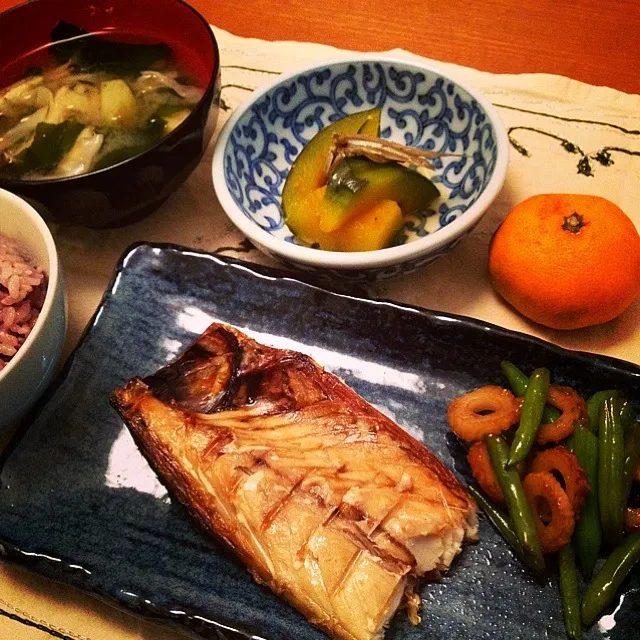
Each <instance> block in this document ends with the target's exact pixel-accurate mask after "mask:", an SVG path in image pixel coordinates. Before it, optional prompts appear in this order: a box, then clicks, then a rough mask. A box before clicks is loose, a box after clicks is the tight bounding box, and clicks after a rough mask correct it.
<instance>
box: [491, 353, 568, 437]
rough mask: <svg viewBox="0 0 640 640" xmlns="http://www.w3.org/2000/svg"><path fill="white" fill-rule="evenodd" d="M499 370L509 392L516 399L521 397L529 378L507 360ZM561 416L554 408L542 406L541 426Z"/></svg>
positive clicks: (501, 364)
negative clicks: (508, 387) (511, 392)
mask: <svg viewBox="0 0 640 640" xmlns="http://www.w3.org/2000/svg"><path fill="white" fill-rule="evenodd" d="M500 369H501V370H502V373H503V374H504V377H505V378H506V379H507V382H508V383H509V386H510V387H511V391H513V393H514V394H515V395H516V396H518V397H520V396H523V395H524V394H525V392H526V391H527V387H528V386H529V378H528V377H527V376H526V375H525V374H524V373H522V371H520V369H518V367H516V365H515V364H513V363H511V362H509V361H508V360H503V361H502V362H501V363H500ZM561 415H562V413H561V412H560V411H558V410H557V409H556V408H555V407H552V406H551V405H550V404H546V405H545V406H544V411H543V412H542V422H543V424H549V423H550V422H554V421H555V420H557V419H558V418H559V417H560V416H561Z"/></svg>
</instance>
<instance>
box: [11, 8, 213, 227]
mask: <svg viewBox="0 0 640 640" xmlns="http://www.w3.org/2000/svg"><path fill="white" fill-rule="evenodd" d="M60 20H64V21H66V22H70V23H72V24H74V25H77V26H78V27H80V28H82V29H84V30H85V31H88V32H104V33H106V34H108V33H109V32H111V31H113V32H114V34H116V35H115V36H114V37H115V39H118V38H117V34H118V33H124V34H126V35H125V37H126V38H129V39H133V40H134V41H135V39H136V38H140V39H141V41H152V42H163V43H165V44H168V45H169V46H170V47H171V48H172V50H173V53H174V56H175V57H176V59H177V62H178V65H179V66H180V68H184V69H185V70H187V71H188V73H189V75H190V76H192V77H193V78H194V79H195V80H196V81H197V82H198V85H199V86H201V87H203V88H204V94H203V96H202V98H201V99H200V101H199V103H198V104H197V105H196V107H195V108H194V110H193V111H192V113H191V114H190V115H189V117H188V118H187V119H186V120H185V121H184V122H182V124H180V125H179V126H178V127H177V128H176V129H175V130H174V131H172V132H171V133H170V134H168V135H166V136H165V137H163V138H162V139H161V140H160V141H159V142H157V143H156V144H155V145H154V146H152V147H150V148H149V149H147V150H145V151H143V152H142V153H139V154H137V155H135V156H133V157H131V158H129V159H127V160H124V161H123V162H120V163H118V164H115V165H112V166H109V167H107V168H105V169H101V170H98V171H93V172H91V173H87V174H83V175H79V176H73V177H69V178H58V179H49V180H10V179H0V187H2V188H4V189H7V190H8V191H11V192H12V193H15V194H17V195H19V196H21V197H23V198H25V199H27V200H28V201H29V202H30V203H31V204H32V205H33V206H34V207H35V208H36V209H37V210H38V212H39V213H40V214H41V215H42V216H43V218H44V219H45V220H47V221H56V222H66V223H71V224H77V225H83V226H88V227H93V228H104V227H113V226H119V225H122V224H126V223H128V222H132V221H134V220H136V219H139V218H141V217H143V216H144V215H146V214H148V213H150V212H152V211H153V210H155V209H156V208H157V207H158V206H159V205H160V204H161V203H162V202H163V201H164V200H165V199H166V198H167V197H168V196H169V194H171V193H172V192H173V191H174V190H175V189H177V188H178V187H179V186H180V185H181V184H182V182H184V180H185V179H186V178H187V177H188V175H189V174H190V173H191V172H192V171H193V170H194V169H195V167H196V166H197V165H198V162H199V161H200V159H201V158H202V155H203V153H204V149H205V147H206V145H207V143H208V142H209V140H210V138H211V135H212V134H213V130H214V128H215V122H216V119H217V115H218V108H219V95H220V90H219V82H220V64H219V53H218V46H217V44H216V40H215V37H214V35H213V32H212V31H211V29H210V27H209V25H208V24H207V22H206V21H205V20H204V18H202V16H200V14H198V13H197V12H196V11H195V10H194V9H192V8H191V7H190V6H189V5H187V4H186V3H183V2H181V1H180V0H136V1H135V2H130V1H129V0H112V1H110V2H109V3H94V2H85V0H30V1H29V2H26V3H24V4H21V5H18V6H17V7H14V8H13V9H10V10H8V11H5V12H4V13H2V14H0V33H2V47H1V48H0V71H1V73H0V77H2V79H3V86H7V85H9V84H11V83H13V82H15V81H17V80H19V79H20V78H21V77H22V76H23V74H24V73H25V70H26V68H27V67H28V66H32V65H33V57H32V56H31V55H28V54H30V53H32V52H34V51H37V50H42V55H43V56H45V57H46V56H47V55H48V54H47V52H46V45H47V44H49V43H50V42H51V31H52V30H53V28H54V27H55V26H56V25H57V24H58V22H59V21H60ZM24 25H29V27H28V28H25V26H24ZM38 55H40V54H38Z"/></svg>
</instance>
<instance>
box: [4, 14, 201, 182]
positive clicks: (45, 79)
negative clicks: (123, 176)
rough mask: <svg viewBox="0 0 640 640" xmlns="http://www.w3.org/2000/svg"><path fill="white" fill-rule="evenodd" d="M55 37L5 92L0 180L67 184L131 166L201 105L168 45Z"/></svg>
mask: <svg viewBox="0 0 640 640" xmlns="http://www.w3.org/2000/svg"><path fill="white" fill-rule="evenodd" d="M51 35H52V43H51V44H50V45H49V46H47V47H46V50H45V51H43V50H38V51H36V52H33V54H30V57H29V59H28V60H27V65H26V71H25V72H24V74H23V77H22V78H21V79H19V80H18V81H17V82H14V83H13V84H11V85H10V86H8V87H4V88H2V89H0V178H13V179H22V180H45V179H53V178H62V177H66V176H75V175H79V174H83V173H87V172H90V171H95V170H98V169H102V168H105V167H108V166H110V165H113V164H116V163H118V162H121V161H123V160H126V159H127V158H130V157H132V156H134V155H137V154H138V153H141V152H142V151H144V150H145V149H148V148H149V147H151V146H153V145H154V144H155V143H156V142H158V141H159V140H160V139H161V138H163V137H164V136H166V135H168V134H169V133H171V131H173V130H174V129H175V128H176V127H178V126H179V125H180V124H181V123H182V122H183V121H184V120H185V119H186V118H187V117H188V116H189V114H190V113H191V112H192V111H193V109H194V107H195V106H196V105H197V103H198V102H199V101H200V98H201V97H202V94H203V90H202V89H201V88H199V87H198V86H196V85H195V83H194V81H193V80H192V79H191V78H190V77H189V75H188V72H187V71H188V70H185V69H180V68H178V64H177V62H176V60H175V56H174V54H173V51H172V49H171V47H169V46H168V45H167V44H164V43H157V42H129V41H124V37H123V40H122V41H120V40H118V38H117V35H118V34H114V33H113V32H109V34H108V36H107V34H96V33H87V32H85V31H83V30H81V29H79V28H78V27H76V26H75V25H71V24H69V23H66V22H60V23H59V24H58V25H57V26H56V28H55V29H54V30H53V32H52V34H51Z"/></svg>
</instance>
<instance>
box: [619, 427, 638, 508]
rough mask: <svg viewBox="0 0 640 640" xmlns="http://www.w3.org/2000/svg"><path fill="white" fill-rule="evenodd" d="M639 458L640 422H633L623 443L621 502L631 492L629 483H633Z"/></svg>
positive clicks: (627, 497) (625, 499) (625, 502)
mask: <svg viewBox="0 0 640 640" xmlns="http://www.w3.org/2000/svg"><path fill="white" fill-rule="evenodd" d="M639 458H640V422H634V423H633V425H632V426H631V427H630V429H629V433H628V435H627V439H626V441H625V443H624V467H623V472H622V476H623V480H622V491H623V498H624V500H623V504H625V505H626V504H627V501H628V500H629V494H630V493H631V485H632V484H633V476H634V474H635V471H636V467H637V466H638V459H639Z"/></svg>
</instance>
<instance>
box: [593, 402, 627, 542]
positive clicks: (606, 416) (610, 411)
mask: <svg viewBox="0 0 640 640" xmlns="http://www.w3.org/2000/svg"><path fill="white" fill-rule="evenodd" d="M620 409H621V402H620V399H619V398H618V397H613V398H607V399H605V401H604V403H603V405H602V409H601V410H600V421H599V422H600V427H599V433H598V436H599V444H600V451H599V461H598V498H599V502H600V522H601V523H602V531H603V533H604V537H605V540H606V541H607V542H608V543H609V544H617V543H618V542H619V541H620V537H621V536H622V515H623V510H624V506H625V502H626V496H625V495H624V487H623V482H624V478H623V474H624V431H623V428H622V420H621V418H620Z"/></svg>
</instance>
